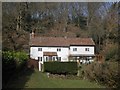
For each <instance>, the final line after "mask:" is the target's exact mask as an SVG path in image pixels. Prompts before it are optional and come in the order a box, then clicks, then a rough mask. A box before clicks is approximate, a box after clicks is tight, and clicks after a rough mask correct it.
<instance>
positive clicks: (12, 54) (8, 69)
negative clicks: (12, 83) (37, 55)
mask: <svg viewBox="0 0 120 90" xmlns="http://www.w3.org/2000/svg"><path fill="white" fill-rule="evenodd" d="M28 58H29V57H28V55H27V54H26V53H25V52H24V51H20V52H16V51H2V76H3V77H2V81H3V82H2V83H3V84H6V83H7V81H8V80H9V79H10V77H11V76H12V75H14V74H16V73H18V72H19V71H20V70H23V69H24V66H25V65H26V62H27V60H28Z"/></svg>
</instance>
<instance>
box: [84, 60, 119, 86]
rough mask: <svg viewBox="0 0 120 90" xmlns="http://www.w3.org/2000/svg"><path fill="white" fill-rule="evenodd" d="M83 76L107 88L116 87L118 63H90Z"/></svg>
mask: <svg viewBox="0 0 120 90" xmlns="http://www.w3.org/2000/svg"><path fill="white" fill-rule="evenodd" d="M83 76H84V77H85V78H87V79H89V80H91V81H97V82H99V83H102V84H104V85H107V86H109V87H117V86H118V80H119V76H118V63H117V62H104V63H92V64H90V65H88V66H86V67H85V68H84V73H83Z"/></svg>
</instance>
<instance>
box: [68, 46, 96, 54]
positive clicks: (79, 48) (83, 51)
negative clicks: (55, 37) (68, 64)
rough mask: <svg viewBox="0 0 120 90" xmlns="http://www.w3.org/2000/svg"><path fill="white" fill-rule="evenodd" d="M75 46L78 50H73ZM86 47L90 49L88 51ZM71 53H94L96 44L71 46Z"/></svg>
mask: <svg viewBox="0 0 120 90" xmlns="http://www.w3.org/2000/svg"><path fill="white" fill-rule="evenodd" d="M73 48H77V51H73ZM85 48H89V51H86V50H85ZM70 54H72V55H77V54H79V55H80V54H81V55H94V46H70Z"/></svg>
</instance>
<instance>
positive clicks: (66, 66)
mask: <svg viewBox="0 0 120 90" xmlns="http://www.w3.org/2000/svg"><path fill="white" fill-rule="evenodd" d="M77 69H78V67H77V63H76V62H44V72H50V73H57V74H77Z"/></svg>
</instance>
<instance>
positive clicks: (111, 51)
mask: <svg viewBox="0 0 120 90" xmlns="http://www.w3.org/2000/svg"><path fill="white" fill-rule="evenodd" d="M117 51H118V49H117V46H115V45H113V46H111V47H110V48H109V49H108V50H107V53H106V55H105V60H111V59H114V60H117V58H116V55H117Z"/></svg>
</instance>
